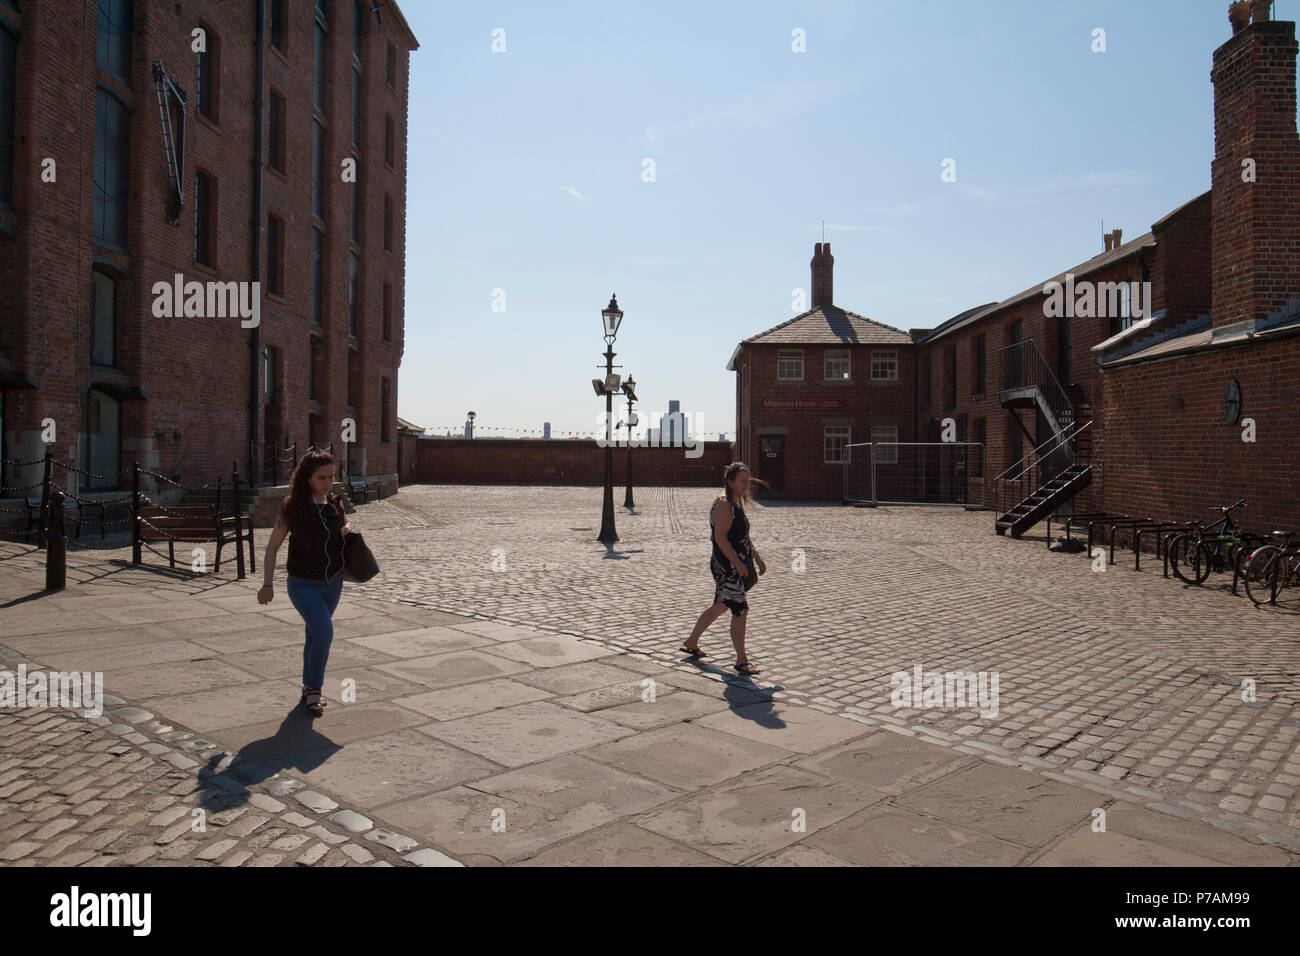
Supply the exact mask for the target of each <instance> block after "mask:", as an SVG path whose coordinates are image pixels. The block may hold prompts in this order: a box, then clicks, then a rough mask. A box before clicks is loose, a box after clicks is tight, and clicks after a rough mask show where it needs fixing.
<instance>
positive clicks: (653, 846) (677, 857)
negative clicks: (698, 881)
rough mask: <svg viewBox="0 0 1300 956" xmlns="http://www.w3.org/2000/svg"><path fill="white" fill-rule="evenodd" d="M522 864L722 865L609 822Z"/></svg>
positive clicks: (656, 836) (673, 843) (665, 840)
mask: <svg viewBox="0 0 1300 956" xmlns="http://www.w3.org/2000/svg"><path fill="white" fill-rule="evenodd" d="M522 865H523V866H658V867H675V866H725V865H726V864H725V863H723V862H722V861H721V860H719V859H718V858H717V857H712V856H707V855H706V854H703V853H700V852H699V851H698V850H693V849H691V848H690V847H687V846H682V845H681V844H680V843H678V842H677V841H675V840H670V839H668V838H667V837H662V836H660V835H659V834H657V833H651V832H650V831H649V830H643V829H641V828H640V827H638V826H633V825H632V824H629V823H624V822H619V823H611V824H609V825H608V826H604V827H601V828H600V829H599V830H591V831H589V832H587V833H584V834H582V835H581V836H577V837H574V838H573V839H572V840H566V841H564V842H563V843H560V844H558V845H556V846H552V847H550V848H549V849H546V850H543V851H542V852H541V853H538V854H537V855H536V856H534V857H531V858H530V859H528V860H525V861H524V862H523V864H522Z"/></svg>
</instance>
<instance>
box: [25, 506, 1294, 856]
mask: <svg viewBox="0 0 1300 956" xmlns="http://www.w3.org/2000/svg"><path fill="white" fill-rule="evenodd" d="M712 497H713V492H712V491H711V490H709V489H666V488H650V489H638V491H637V500H638V502H639V509H638V511H637V513H635V514H630V515H629V514H628V513H627V512H625V511H624V510H623V509H621V508H620V509H618V527H619V532H620V534H621V535H622V540H621V541H620V542H619V543H618V544H616V545H614V546H613V547H611V548H608V549H607V548H605V547H604V546H602V545H600V544H599V543H598V542H596V541H595V540H594V538H595V535H596V531H597V528H598V525H599V511H600V490H599V489H591V488H546V487H542V488H526V487H525V488H516V487H486V486H470V487H464V486H458V487H439V486H414V487H408V488H407V489H404V490H403V492H402V493H401V494H400V495H398V496H395V497H393V498H389V499H385V500H384V501H380V502H374V503H370V504H366V505H363V506H361V507H360V508H359V509H358V513H357V514H356V515H355V516H354V518H353V519H352V520H353V523H354V526H355V527H357V528H358V529H359V530H362V531H364V532H365V534H366V538H367V541H368V542H369V543H370V545H371V547H372V548H373V549H374V551H375V553H376V555H377V557H378V559H379V561H380V564H381V567H382V568H383V572H384V573H383V574H381V576H380V577H379V578H377V579H375V581H373V582H371V583H370V584H369V585H365V586H360V587H358V586H355V585H349V586H348V587H347V588H346V589H345V596H344V602H343V604H341V605H340V609H339V613H338V614H336V637H335V649H334V652H333V653H332V654H331V660H330V670H329V672H328V673H327V682H326V684H327V686H326V695H327V697H328V698H330V699H331V700H332V701H334V702H335V706H332V707H331V708H330V711H329V712H328V713H327V715H326V717H325V719H324V723H318V724H313V722H312V721H310V719H308V718H306V717H305V716H301V719H298V718H295V717H294V716H293V715H292V714H291V715H289V716H286V715H285V711H286V709H289V708H287V707H286V705H285V701H286V699H287V698H289V697H293V698H295V699H296V695H297V685H296V683H293V681H295V680H296V676H295V673H294V672H295V670H296V669H297V668H299V667H300V661H301V650H300V648H301V624H300V622H299V621H298V618H297V616H296V612H294V611H293V609H292V608H291V607H288V605H287V602H285V601H284V600H283V594H282V593H281V596H280V598H279V603H277V604H273V605H272V606H270V607H265V608H263V607H258V606H257V605H256V602H255V600H253V594H252V591H253V589H254V586H255V585H254V583H253V582H252V581H248V582H239V583H236V582H233V581H231V580H230V573H229V571H226V572H225V574H224V579H222V578H217V577H215V576H198V577H195V576H192V575H187V574H184V573H172V572H169V571H167V570H166V568H165V567H159V566H158V565H159V564H160V563H161V562H159V561H158V559H157V558H156V557H152V556H146V563H147V564H149V565H151V567H148V568H131V567H130V566H129V549H126V548H120V547H119V548H118V549H117V550H114V549H113V545H114V544H115V542H113V541H112V540H111V539H110V541H109V542H107V544H108V545H109V548H107V549H104V550H96V551H93V552H79V553H74V554H72V555H71V556H70V559H69V573H68V577H69V589H68V591H66V592H62V593H60V594H55V595H39V589H40V581H41V578H42V574H43V562H42V560H41V557H42V556H41V554H40V553H39V552H33V551H32V550H30V549H26V548H23V547H21V546H14V545H0V670H2V669H4V668H13V667H15V666H17V664H18V663H20V662H21V661H23V660H24V659H35V660H39V661H40V662H42V663H43V664H45V665H46V666H49V667H55V668H66V669H74V668H75V669H95V670H100V669H102V670H104V671H105V672H106V680H107V683H108V689H109V690H110V691H114V692H115V693H117V694H118V695H120V696H117V697H113V698H111V699H110V700H109V701H108V703H107V704H106V708H105V709H106V713H105V715H104V716H102V717H98V718H89V719H87V718H84V717H82V716H80V715H78V714H75V713H73V712H69V711H62V710H48V709H28V710H18V711H8V710H6V711H0V866H6V865H46V864H51V863H53V864H57V863H76V864H80V865H83V866H98V865H121V864H131V863H145V864H147V865H157V864H166V865H218V866H241V865H242V866H251V865H280V866H292V865H324V866H328V865H334V866H339V865H342V866H355V865H406V864H418V865H454V864H455V863H456V861H458V860H459V861H464V862H466V863H470V864H479V863H483V864H488V865H492V864H500V863H518V862H528V863H533V864H564V863H591V862H596V863H602V862H605V863H608V862H626V861H628V860H637V861H650V862H654V863H658V864H662V865H678V864H690V865H717V864H718V863H720V862H730V863H757V864H762V865H806V864H813V865H818V864H843V863H845V862H851V863H853V862H856V863H870V864H891V863H953V862H966V863H971V862H977V863H989V862H1002V863H1019V864H1021V865H1026V864H1027V865H1060V864H1066V865H1077V864H1081V863H1106V864H1111V865H1115V864H1120V865H1134V864H1137V865H1154V864H1170V863H1182V864H1187V865H1205V864H1206V863H1213V862H1217V863H1227V864H1229V865H1233V864H1235V865H1260V864H1263V865H1287V864H1288V863H1290V864H1291V865H1296V864H1297V863H1300V813H1298V812H1297V811H1298V805H1297V801H1296V795H1295V787H1296V785H1297V781H1300V756H1298V754H1297V744H1296V741H1297V733H1298V732H1300V724H1298V723H1297V719H1296V717H1297V714H1296V710H1295V697H1296V680H1297V673H1298V672H1300V669H1298V668H1297V659H1298V658H1300V650H1298V649H1297V643H1298V642H1297V639H1296V637H1295V635H1296V633H1297V623H1300V622H1298V621H1297V619H1296V617H1294V616H1292V615H1288V614H1285V613H1282V612H1278V611H1276V610H1269V609H1256V608H1254V607H1253V606H1251V605H1250V603H1249V602H1248V601H1246V600H1245V599H1244V598H1239V597H1233V596H1232V595H1230V594H1228V593H1226V591H1225V589H1223V588H1221V587H1219V588H1215V587H1210V588H1205V589H1187V588H1185V587H1184V586H1183V585H1181V584H1180V583H1178V582H1176V581H1173V580H1167V579H1164V578H1162V577H1161V575H1160V571H1159V568H1158V566H1155V567H1156V570H1155V571H1154V572H1152V571H1144V572H1142V573H1135V572H1133V571H1131V570H1129V568H1128V567H1125V566H1124V565H1123V564H1122V563H1121V565H1119V566H1116V567H1111V568H1109V569H1107V571H1106V572H1105V573H1100V574H1099V573H1094V572H1093V571H1091V570H1090V568H1091V563H1090V562H1089V561H1088V560H1087V559H1085V558H1084V557H1083V556H1081V555H1058V554H1050V553H1048V552H1047V550H1046V548H1045V546H1044V544H1045V543H1044V541H1043V540H1042V538H1039V539H1037V540H1036V541H1035V540H1022V541H1012V540H1007V539H1002V538H998V537H996V536H995V535H993V534H992V531H991V524H992V516H991V515H990V514H988V513H970V514H968V513H964V512H961V511H958V510H951V509H937V508H930V509H926V508H892V509H886V508H882V509H877V510H874V511H873V510H866V509H851V508H843V507H838V506H822V505H790V504H774V505H769V506H766V507H764V506H758V507H756V508H755V509H754V511H753V513H752V522H753V536H754V539H755V541H756V543H757V544H758V546H759V548H760V550H761V551H762V553H763V554H764V557H765V558H766V559H767V561H768V567H769V571H768V574H767V576H766V577H765V578H764V580H763V581H762V582H761V583H760V585H759V587H758V588H756V589H755V591H754V592H752V594H751V602H752V606H753V610H752V611H751V615H750V616H751V621H750V634H749V639H748V643H749V650H750V653H751V656H752V657H753V658H754V659H755V660H756V661H758V662H760V663H761V664H762V665H763V666H764V672H763V675H762V676H761V677H760V678H758V680H757V685H758V686H757V687H756V686H754V685H753V684H750V683H749V682H747V681H744V680H740V679H737V678H735V677H734V676H729V674H728V671H727V666H728V665H729V663H730V661H731V659H732V658H731V656H730V646H729V645H730V642H729V640H728V638H727V636H726V625H725V620H720V621H719V622H718V623H717V624H715V625H714V627H713V628H712V629H711V630H710V632H708V633H706V635H705V638H704V642H703V644H704V647H705V649H706V650H709V651H712V652H713V653H714V658H713V660H715V661H716V662H717V665H716V667H715V668H710V667H703V668H701V667H699V666H698V665H692V664H691V663H689V662H688V661H684V660H683V657H684V655H682V654H681V653H680V651H678V650H677V646H678V645H679V644H680V642H681V640H682V639H683V638H684V637H685V636H686V634H687V633H688V632H689V630H690V627H691V626H692V624H693V623H694V621H695V618H696V617H697V615H698V614H699V612H700V611H701V610H703V609H704V607H706V606H707V605H708V603H709V602H710V601H711V598H712V580H711V578H710V576H709V573H708V570H707V564H708V555H709V545H708V538H707V535H708V509H709V505H710V502H711V500H712ZM264 535H265V532H260V533H259V541H262V542H264V540H265V538H264ZM796 549H799V551H800V552H801V560H802V561H803V562H804V569H803V570H802V571H801V572H797V571H796V570H795V568H794V565H795V563H796V562H795V557H796ZM1130 566H1131V565H1130ZM281 580H282V574H281ZM465 615H477V616H478V617H479V618H480V619H479V620H473V619H471V618H468V617H466V616H465ZM547 632H559V633H558V634H556V635H553V636H551V637H548V636H547ZM4 645H9V647H10V648H13V650H10V649H8V648H6V647H5V646H4ZM23 655H26V656H27V657H26V658H24V656H23ZM33 663H34V662H33ZM914 666H921V667H923V668H924V669H925V670H926V671H927V672H934V671H953V670H966V671H991V672H996V673H997V674H998V675H999V676H1000V688H999V697H1000V700H999V708H998V712H997V714H996V715H992V716H988V717H980V716H979V715H978V714H977V713H975V712H973V711H969V710H957V709H948V710H944V709H942V708H931V709H910V708H904V709H898V708H895V707H894V706H893V705H892V703H891V701H890V692H891V689H892V688H891V684H890V679H889V678H890V675H891V674H892V673H893V672H895V671H906V672H910V671H911V670H912V668H913V667H914ZM341 675H349V676H354V677H355V678H356V680H357V682H358V685H359V686H360V687H361V688H363V695H362V699H361V702H359V703H355V704H342V705H340V704H339V703H338V701H339V697H340V676H341ZM644 675H653V677H654V679H655V680H656V681H658V682H659V686H660V695H661V697H660V700H661V701H662V703H658V704H655V705H653V706H650V707H648V708H647V707H646V706H645V705H643V704H642V703H640V702H639V701H640V695H641V693H642V689H641V688H642V682H643V677H644ZM1247 678H1250V679H1253V680H1254V681H1255V682H1256V693H1257V700H1255V701H1253V702H1250V703H1246V702H1243V700H1242V681H1243V679H1247ZM800 705H806V706H800ZM818 712H821V713H818ZM155 715H157V716H155ZM826 715H834V717H833V718H832V717H830V716H826ZM842 718H848V719H847V720H845V719H842ZM882 730H883V731H891V732H889V733H881V732H880V731H882ZM1044 778H1050V779H1046V780H1045V779H1044ZM796 794H797V795H798V796H797V799H798V800H799V802H800V803H801V804H802V805H803V806H804V807H809V806H811V807H812V808H813V809H811V810H810V811H809V813H810V819H812V820H813V821H814V823H813V824H811V825H810V827H809V830H808V833H807V835H806V836H805V837H804V838H802V839H800V838H798V837H797V835H794V834H792V833H791V832H790V831H791V830H792V827H791V826H790V825H789V822H788V821H789V819H790V812H791V810H790V807H789V806H788V804H789V803H790V801H791V800H792V799H795V796H794V795H796ZM198 808H201V809H203V810H204V811H205V816H206V823H207V829H206V831H205V832H201V833H196V832H194V831H193V830H192V828H191V823H190V821H191V820H192V819H193V811H194V810H195V809H198ZM1096 808H1104V809H1105V810H1106V812H1107V813H1108V814H1110V820H1111V830H1112V831H1113V834H1114V835H1113V838H1112V839H1109V840H1104V841H1098V840H1097V839H1096V838H1095V834H1092V833H1090V827H1089V822H1090V815H1091V814H1095V812H1096ZM507 811H508V813H509V815H510V819H511V828H510V831H509V833H507V832H506V831H505V830H502V831H501V832H499V833H498V832H497V831H496V830H495V829H494V828H491V827H489V826H487V822H486V821H488V819H489V817H492V816H493V815H495V814H498V813H499V814H502V815H503V818H504V814H506V812H507ZM782 818H784V819H785V820H786V821H787V822H786V823H785V824H784V825H781V824H780V820H781V819H782ZM773 823H775V824H776V825H775V827H773ZM759 824H761V826H760V825H759ZM390 828H391V829H390ZM445 854H450V856H448V855H445ZM451 857H454V858H455V859H452V858H451Z"/></svg>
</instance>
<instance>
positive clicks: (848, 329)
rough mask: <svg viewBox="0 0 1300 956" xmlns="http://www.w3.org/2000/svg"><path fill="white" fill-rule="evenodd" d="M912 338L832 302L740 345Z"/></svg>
mask: <svg viewBox="0 0 1300 956" xmlns="http://www.w3.org/2000/svg"><path fill="white" fill-rule="evenodd" d="M911 343H912V337H911V336H910V335H908V334H907V333H906V332H904V331H902V330H901V329H896V328H894V327H893V326H892V325H885V324H884V323H882V322H876V321H874V320H872V319H869V318H867V317H866V316H865V315H858V314H857V313H856V312H850V311H848V310H847V309H841V308H840V307H839V306H836V305H824V306H818V307H817V308H815V309H809V310H808V311H807V312H804V313H803V314H802V315H796V316H795V317H794V318H793V319H790V320H788V321H786V322H782V323H781V324H780V325H774V326H772V328H770V329H768V330H767V331H766V332H759V333H758V334H757V335H751V336H750V337H749V338H747V339H744V340H742V342H741V343H740V344H741V345H910V344H911Z"/></svg>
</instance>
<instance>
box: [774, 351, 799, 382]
mask: <svg viewBox="0 0 1300 956" xmlns="http://www.w3.org/2000/svg"><path fill="white" fill-rule="evenodd" d="M776 378H777V381H780V382H799V381H802V380H803V352H802V351H790V352H785V351H782V352H777V353H776Z"/></svg>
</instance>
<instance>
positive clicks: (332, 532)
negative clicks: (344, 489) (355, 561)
mask: <svg viewBox="0 0 1300 956" xmlns="http://www.w3.org/2000/svg"><path fill="white" fill-rule="evenodd" d="M342 528H343V519H342V517H341V516H340V515H339V511H338V508H336V507H335V506H334V496H333V495H330V496H329V497H328V498H327V500H326V502H325V504H323V505H318V504H316V502H315V501H312V502H311V503H309V504H308V505H307V514H306V516H305V518H304V520H303V521H301V522H299V525H298V526H296V527H294V526H291V527H290V528H289V560H288V561H287V565H288V571H289V574H290V575H291V576H292V577H295V578H311V579H313V580H316V581H330V580H333V579H334V577H335V576H337V575H338V574H339V572H341V571H342V570H343V532H342Z"/></svg>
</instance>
